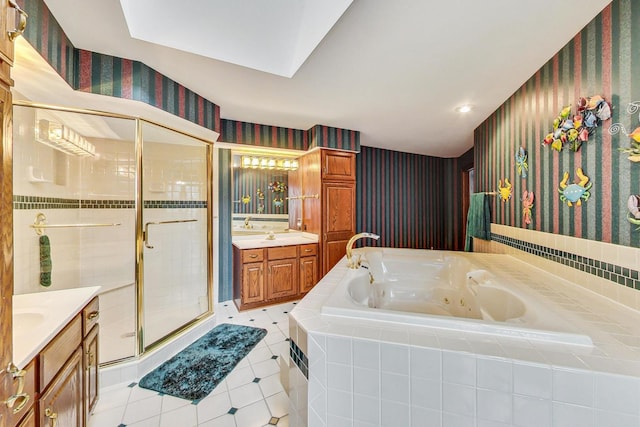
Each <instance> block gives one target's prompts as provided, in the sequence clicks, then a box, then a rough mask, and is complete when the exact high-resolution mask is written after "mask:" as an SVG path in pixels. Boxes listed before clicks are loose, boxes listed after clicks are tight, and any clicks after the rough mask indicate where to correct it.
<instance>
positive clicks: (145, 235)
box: [142, 219, 197, 249]
mask: <svg viewBox="0 0 640 427" xmlns="http://www.w3.org/2000/svg"><path fill="white" fill-rule="evenodd" d="M196 221H197V219H177V220H175V221H158V222H147V223H146V224H145V225H144V232H143V233H142V234H143V238H144V245H145V246H146V247H147V248H149V249H153V246H151V245H150V244H149V226H150V225H164V224H178V223H182V222H196Z"/></svg>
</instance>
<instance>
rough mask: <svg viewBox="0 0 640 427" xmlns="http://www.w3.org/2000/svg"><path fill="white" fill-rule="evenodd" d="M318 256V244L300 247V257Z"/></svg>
mask: <svg viewBox="0 0 640 427" xmlns="http://www.w3.org/2000/svg"><path fill="white" fill-rule="evenodd" d="M317 254H318V244H317V243H312V244H309V245H300V257H305V256H311V255H317Z"/></svg>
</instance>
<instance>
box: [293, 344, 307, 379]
mask: <svg viewBox="0 0 640 427" xmlns="http://www.w3.org/2000/svg"><path fill="white" fill-rule="evenodd" d="M289 356H290V357H291V360H293V362H294V363H295V364H296V366H297V367H298V369H300V371H301V372H302V374H303V375H304V377H305V378H306V379H309V359H307V355H306V354H304V353H303V352H302V350H301V349H300V347H298V345H297V344H296V343H295V341H293V340H289Z"/></svg>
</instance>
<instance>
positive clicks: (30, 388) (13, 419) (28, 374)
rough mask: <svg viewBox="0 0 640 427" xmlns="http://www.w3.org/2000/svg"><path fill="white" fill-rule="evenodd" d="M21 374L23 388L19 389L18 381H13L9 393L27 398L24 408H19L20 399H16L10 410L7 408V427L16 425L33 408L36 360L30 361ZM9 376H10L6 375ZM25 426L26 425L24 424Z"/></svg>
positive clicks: (17, 379) (16, 379)
mask: <svg viewBox="0 0 640 427" xmlns="http://www.w3.org/2000/svg"><path fill="white" fill-rule="evenodd" d="M22 371H23V372H21V373H20V374H21V378H22V380H23V384H24V386H23V388H22V390H20V389H19V386H20V382H21V381H20V379H19V378H17V377H16V378H15V379H13V385H12V386H11V390H10V392H11V393H16V394H18V393H24V394H26V395H27V396H28V400H27V402H26V403H24V406H23V407H22V408H20V406H19V405H20V404H21V402H22V399H17V400H16V401H15V404H14V405H13V407H12V408H11V409H9V408H7V415H8V417H7V421H8V422H7V426H15V425H17V424H18V421H20V419H21V418H22V417H23V416H24V415H25V414H26V413H27V412H29V409H30V408H31V407H32V406H33V402H34V401H35V400H36V398H37V396H36V359H34V360H32V361H31V362H30V363H29V364H28V365H27V366H26V367H25V368H24V369H23V370H22ZM8 375H9V376H11V374H8ZM17 409H19V411H18V412H16V413H14V412H13V411H14V410H17ZM21 425H22V424H21ZM25 425H27V424H25Z"/></svg>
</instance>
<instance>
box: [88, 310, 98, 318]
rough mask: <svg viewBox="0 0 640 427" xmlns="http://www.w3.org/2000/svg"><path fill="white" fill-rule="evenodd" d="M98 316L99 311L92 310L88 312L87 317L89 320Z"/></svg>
mask: <svg viewBox="0 0 640 427" xmlns="http://www.w3.org/2000/svg"><path fill="white" fill-rule="evenodd" d="M98 316H100V312H99V311H92V312H91V313H89V314H87V319H89V320H93V319H97V318H98Z"/></svg>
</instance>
